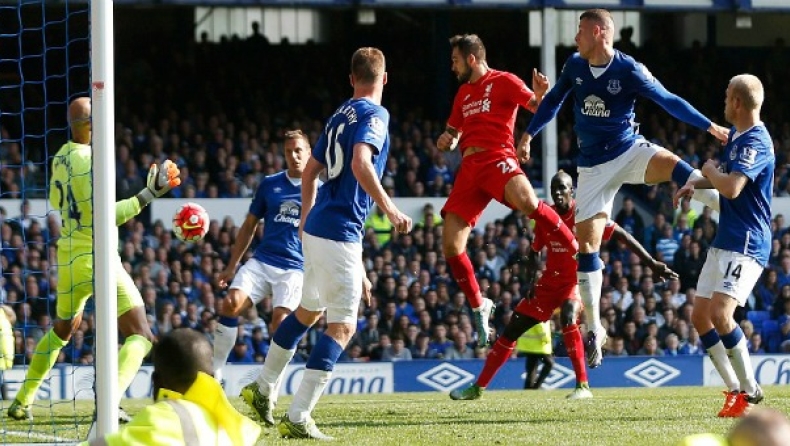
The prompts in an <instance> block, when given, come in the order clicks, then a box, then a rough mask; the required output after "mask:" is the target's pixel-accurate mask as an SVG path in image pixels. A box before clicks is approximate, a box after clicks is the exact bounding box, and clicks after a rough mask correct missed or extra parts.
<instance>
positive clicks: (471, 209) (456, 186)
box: [442, 151, 524, 226]
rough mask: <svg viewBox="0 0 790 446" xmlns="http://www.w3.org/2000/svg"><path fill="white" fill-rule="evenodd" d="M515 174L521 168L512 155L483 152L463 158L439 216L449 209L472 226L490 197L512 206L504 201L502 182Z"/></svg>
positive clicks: (505, 182)
mask: <svg viewBox="0 0 790 446" xmlns="http://www.w3.org/2000/svg"><path fill="white" fill-rule="evenodd" d="M516 175H524V171H522V170H521V165H519V163H518V159H516V157H514V156H509V155H507V154H504V153H501V152H489V151H483V152H478V153H473V154H472V155H469V156H467V157H464V159H463V161H461V168H460V169H459V170H458V176H457V177H456V178H455V183H453V189H452V191H451V192H450V197H448V198H447V202H446V203H445V204H444V207H443V208H442V217H444V216H445V215H446V214H447V213H448V212H452V213H454V214H456V215H458V216H459V217H461V218H463V219H464V221H466V222H467V223H469V224H470V225H471V226H474V225H475V224H476V223H477V220H478V219H479V218H480V215H482V214H483V210H485V208H486V206H488V203H490V202H491V200H496V201H498V202H500V203H502V204H504V205H505V206H508V207H510V208H511V209H514V208H513V206H512V205H511V204H510V203H507V202H506V201H505V185H506V184H507V182H508V181H510V179H511V178H513V177H514V176H516Z"/></svg>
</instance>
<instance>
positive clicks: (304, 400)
mask: <svg viewBox="0 0 790 446" xmlns="http://www.w3.org/2000/svg"><path fill="white" fill-rule="evenodd" d="M331 377H332V372H331V371H326V370H315V369H304V375H303V376H302V382H301V383H300V384H299V390H297V391H296V394H295V395H294V400H293V402H292V403H291V407H290V408H289V409H288V418H290V419H291V421H292V422H294V423H304V422H305V421H307V419H308V418H309V417H310V413H311V412H313V409H314V408H315V405H316V403H318V399H319V398H321V394H322V393H324V389H325V388H326V385H327V384H328V383H329V378H331Z"/></svg>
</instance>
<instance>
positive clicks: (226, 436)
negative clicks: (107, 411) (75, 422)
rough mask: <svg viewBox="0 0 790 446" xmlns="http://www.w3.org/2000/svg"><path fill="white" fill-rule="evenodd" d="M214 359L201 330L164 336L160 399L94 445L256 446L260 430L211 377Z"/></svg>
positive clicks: (158, 358)
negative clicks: (236, 407)
mask: <svg viewBox="0 0 790 446" xmlns="http://www.w3.org/2000/svg"><path fill="white" fill-rule="evenodd" d="M212 357H213V350H212V347H211V344H209V342H208V340H207V339H206V337H205V336H204V335H203V334H202V333H200V332H198V331H196V330H192V329H191V328H178V329H175V330H173V331H171V332H170V333H168V334H167V335H165V336H164V337H163V338H162V339H161V340H160V341H159V343H158V344H156V346H155V347H154V373H153V375H152V376H151V381H152V383H153V387H154V401H155V403H154V404H151V405H150V406H147V407H146V408H144V409H143V410H142V411H141V412H140V413H138V414H137V415H135V416H134V418H132V421H130V422H129V423H128V424H125V425H124V426H123V427H121V429H120V430H119V431H118V432H116V433H114V434H109V435H107V436H106V437H104V438H99V439H96V440H92V441H91V442H90V446H138V445H140V446H142V445H158V446H181V445H188V446H192V445H223V446H224V445H227V446H252V445H254V444H255V443H256V442H257V441H258V436H259V435H260V432H261V428H260V426H258V424H257V423H256V422H254V421H252V420H251V419H249V418H247V417H245V416H244V415H242V414H240V413H239V412H238V411H237V410H236V409H235V408H234V407H233V406H232V405H231V404H230V402H229V401H228V398H227V397H226V396H225V392H224V391H223V390H222V387H220V384H219V383H218V382H217V380H215V379H214V378H213V376H212V374H213V371H212V362H211V360H212ZM82 446H87V443H83V445H82Z"/></svg>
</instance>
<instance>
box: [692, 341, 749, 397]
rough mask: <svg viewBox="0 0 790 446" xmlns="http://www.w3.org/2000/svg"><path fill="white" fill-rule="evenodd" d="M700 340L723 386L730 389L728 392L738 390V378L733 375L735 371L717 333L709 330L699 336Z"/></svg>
mask: <svg viewBox="0 0 790 446" xmlns="http://www.w3.org/2000/svg"><path fill="white" fill-rule="evenodd" d="M700 340H701V341H702V345H704V346H705V349H706V350H707V351H708V356H710V360H711V361H713V366H714V367H716V371H717V372H719V376H721V379H722V380H724V385H726V386H727V388H728V389H730V392H732V391H733V390H736V391H737V390H740V385H739V384H738V377H737V376H736V375H735V370H734V369H733V366H732V364H731V363H730V358H728V357H727V349H726V348H724V344H723V343H722V342H721V339H720V338H719V333H717V332H716V329H715V328H714V329H711V330H710V331H709V332H707V333H705V334H703V335H702V336H700Z"/></svg>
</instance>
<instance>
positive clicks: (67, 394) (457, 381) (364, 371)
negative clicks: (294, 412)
mask: <svg viewBox="0 0 790 446" xmlns="http://www.w3.org/2000/svg"><path fill="white" fill-rule="evenodd" d="M483 364H484V362H483V361H482V360H479V359H470V360H466V361H441V360H419V361H402V362H374V363H342V364H337V366H336V367H335V371H334V373H333V375H332V379H331V380H330V382H329V385H328V386H327V389H326V392H327V393H330V394H368V393H394V392H450V391H452V390H454V389H457V388H459V387H464V386H467V385H469V384H471V383H472V382H474V380H475V378H476V377H477V375H478V374H479V373H480V371H481V370H482V369H483ZM752 364H753V366H754V372H755V377H756V378H757V381H758V382H759V383H760V384H765V385H777V384H780V385H781V384H790V355H759V356H752ZM260 368H261V365H260V364H244V365H240V364H231V365H228V366H227V367H226V368H225V371H224V375H225V391H226V393H227V394H228V395H230V396H236V395H238V394H239V392H240V391H241V388H242V387H244V386H245V385H246V384H248V383H250V382H252V381H253V380H255V378H256V377H257V376H258V373H260ZM152 371H153V369H152V368H151V367H150V366H144V367H143V368H142V369H140V371H139V372H138V374H137V376H136V377H135V379H134V381H133V382H132V385H131V386H130V387H129V390H127V392H126V395H125V397H126V398H151V397H152V394H151V372H152ZM303 373H304V365H303V364H291V365H289V366H288V368H287V369H286V371H285V378H284V380H283V383H282V386H281V388H280V394H282V395H293V394H294V393H295V392H296V389H297V387H298V386H299V382H300V381H301V380H302V374H303ZM587 373H588V376H589V380H590V385H592V386H593V387H599V388H600V387H664V386H703V385H704V386H719V387H723V386H724V385H723V383H722V381H721V378H719V376H718V374H717V373H716V370H715V368H714V367H713V364H712V363H711V361H710V359H709V358H708V357H707V356H686V357H682V356H681V357H660V356H659V357H643V356H641V357H626V358H607V359H606V360H605V361H604V365H603V366H601V367H599V368H597V369H592V370H588V372H587ZM24 378H25V370H24V369H22V368H19V367H17V368H14V369H12V370H7V371H6V372H5V375H4V378H3V379H4V382H5V384H6V386H7V388H8V392H9V395H10V396H11V397H13V396H14V395H15V394H16V392H17V391H18V390H19V386H20V385H21V383H22V381H23V380H24ZM575 383H576V380H575V376H574V373H573V366H572V365H571V363H570V361H569V360H568V358H556V363H555V365H554V368H553V370H552V371H551V373H550V374H549V376H548V378H547V379H546V382H545V383H544V384H543V388H545V389H560V388H572V387H573V386H574V385H575ZM93 384H94V369H93V367H89V366H57V367H55V369H53V371H52V375H51V376H50V378H49V379H47V380H45V381H44V384H43V385H42V386H41V390H40V391H39V393H38V398H39V399H40V400H71V399H93V398H94V392H93ZM523 386H524V360H523V359H514V360H511V361H508V362H507V363H505V365H504V366H503V367H502V369H501V370H500V371H499V373H498V374H497V376H496V377H495V378H494V380H493V381H492V382H491V385H490V386H489V387H488V388H489V389H491V390H515V389H522V388H523Z"/></svg>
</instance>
